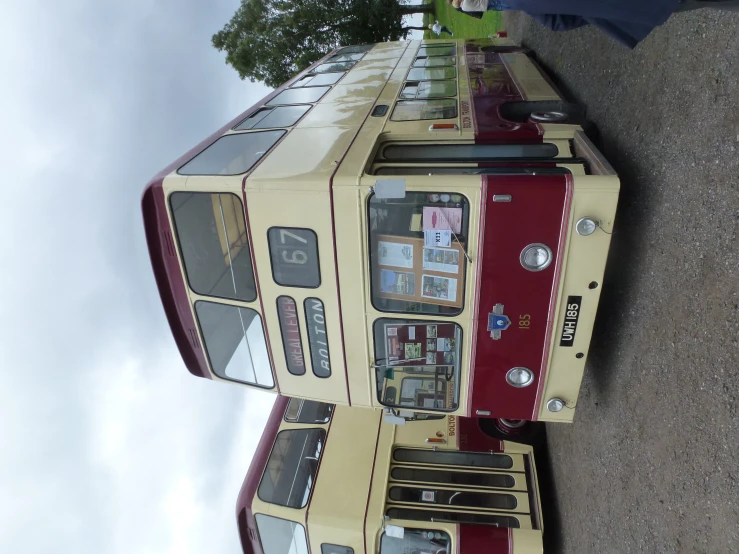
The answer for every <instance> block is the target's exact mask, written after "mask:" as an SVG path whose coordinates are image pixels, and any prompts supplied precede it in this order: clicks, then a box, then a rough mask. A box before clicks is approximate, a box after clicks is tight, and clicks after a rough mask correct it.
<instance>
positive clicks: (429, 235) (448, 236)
mask: <svg viewBox="0 0 739 554" xmlns="http://www.w3.org/2000/svg"><path fill="white" fill-rule="evenodd" d="M423 244H424V246H441V247H444V248H449V247H450V246H451V245H452V232H451V231H449V230H443V229H435V230H433V231H424V232H423Z"/></svg>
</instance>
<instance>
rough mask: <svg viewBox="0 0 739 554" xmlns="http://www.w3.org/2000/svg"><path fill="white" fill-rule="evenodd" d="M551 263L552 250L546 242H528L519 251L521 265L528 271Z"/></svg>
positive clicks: (536, 269)
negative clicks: (521, 250)
mask: <svg viewBox="0 0 739 554" xmlns="http://www.w3.org/2000/svg"><path fill="white" fill-rule="evenodd" d="M550 263H552V251H551V250H550V248H549V247H548V246H547V245H546V244H541V243H536V244H529V245H528V246H527V247H526V248H524V249H523V252H521V265H522V266H523V267H524V268H525V269H528V270H529V271H541V270H542V269H546V268H547V267H549V264H550Z"/></svg>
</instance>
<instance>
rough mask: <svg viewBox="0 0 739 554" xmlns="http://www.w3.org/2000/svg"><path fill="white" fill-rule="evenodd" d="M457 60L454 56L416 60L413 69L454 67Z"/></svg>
mask: <svg viewBox="0 0 739 554" xmlns="http://www.w3.org/2000/svg"><path fill="white" fill-rule="evenodd" d="M456 63H457V60H456V58H455V57H454V56H434V57H428V58H416V59H415V60H413V67H436V66H443V65H455V64H456Z"/></svg>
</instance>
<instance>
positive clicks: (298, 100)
mask: <svg viewBox="0 0 739 554" xmlns="http://www.w3.org/2000/svg"><path fill="white" fill-rule="evenodd" d="M330 88H331V87H307V88H306V87H303V88H289V89H287V90H283V91H282V92H281V93H280V94H278V95H277V96H275V97H274V98H273V99H272V100H270V101H269V102H267V104H268V105H270V106H277V105H279V104H308V103H310V102H318V101H319V100H320V99H321V97H322V96H323V95H324V94H326V93H327V92H328V91H329V90H330Z"/></svg>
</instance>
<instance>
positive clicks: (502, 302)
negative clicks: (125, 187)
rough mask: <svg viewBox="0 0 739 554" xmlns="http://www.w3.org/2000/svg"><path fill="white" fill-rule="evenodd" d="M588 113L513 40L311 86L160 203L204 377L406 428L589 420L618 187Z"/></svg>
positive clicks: (172, 309) (378, 66)
mask: <svg viewBox="0 0 739 554" xmlns="http://www.w3.org/2000/svg"><path fill="white" fill-rule="evenodd" d="M578 115H581V114H580V112H579V109H578V108H577V107H576V106H573V105H571V104H569V103H567V102H565V101H564V99H563V98H562V97H561V95H560V94H559V92H558V91H557V90H556V89H555V88H554V86H553V85H552V84H551V83H550V81H549V80H548V79H547V78H546V76H545V75H544V74H543V73H542V72H541V71H540V70H539V69H538V67H537V66H536V65H535V63H534V62H533V61H532V60H531V58H530V57H529V56H528V55H527V53H526V52H524V51H522V50H521V49H519V48H517V47H514V46H510V45H505V44H502V43H501V42H500V41H495V40H488V41H461V40H460V41H451V42H449V41H447V42H439V41H423V42H419V41H410V42H391V43H383V44H377V45H367V46H359V47H349V48H343V49H340V50H338V51H336V52H334V53H332V54H330V55H329V56H327V57H326V58H325V59H323V60H322V61H321V62H318V63H316V64H314V65H313V66H311V67H310V68H308V69H307V70H305V71H304V72H302V73H300V74H299V75H297V76H296V77H295V78H294V79H292V80H290V81H289V82H288V83H286V84H285V85H284V86H282V87H280V88H279V89H277V90H275V91H274V92H273V93H271V94H270V95H269V96H267V97H266V98H265V99H264V100H263V101H261V102H259V103H258V104H257V105H256V106H253V107H252V108H250V109H249V110H247V111H246V112H244V113H243V114H241V115H239V116H238V117H237V118H235V119H234V120H233V121H231V122H230V123H229V124H228V125H226V126H225V127H224V128H223V129H221V130H219V131H218V132H217V133H215V134H214V135H213V136H211V137H210V138H208V139H206V140H205V141H203V142H202V143H201V144H200V145H198V146H197V147H195V148H194V149H193V150H191V151H190V152H188V153H187V154H185V155H184V156H182V157H181V158H180V159H179V160H177V161H175V162H174V163H173V164H171V165H170V166H169V167H167V168H166V169H165V170H163V171H162V172H161V173H160V174H159V175H157V176H156V177H155V178H154V179H153V180H152V181H151V183H150V184H149V186H148V187H147V188H146V190H145V192H144V196H143V211H144V223H145V227H146V236H147V241H148V245H149V251H150V255H151V260H152V264H153V267H154V273H155V275H156V279H157V283H158V286H159V291H160V294H161V297H162V301H163V304H164V308H165V311H166V313H167V316H168V319H169V323H170V326H171V328H172V332H173V335H174V337H175V340H176V341H177V344H178V346H179V349H180V352H181V353H182V356H183V359H184V361H185V364H186V365H187V367H188V369H189V370H190V371H191V372H192V373H193V374H195V375H198V376H201V377H207V378H210V379H215V380H224V381H231V382H237V383H241V384H244V385H247V386H251V387H257V388H260V389H263V390H271V391H274V392H277V393H281V394H283V395H286V396H297V397H303V398H307V399H312V400H318V401H324V402H330V403H333V404H340V405H351V406H360V407H385V408H386V409H387V410H388V411H389V412H392V413H391V414H390V417H391V418H394V420H395V421H400V420H402V419H412V418H416V417H417V414H419V413H434V412H437V413H439V412H440V413H448V414H454V415H457V416H467V417H472V416H477V417H482V418H490V421H492V422H494V423H495V425H496V428H495V429H493V430H492V432H498V431H499V432H502V433H515V432H516V430H520V429H522V426H523V425H525V422H527V421H537V420H538V421H564V422H568V421H572V419H573V417H574V406H575V404H576V401H577V397H578V392H579V388H580V382H581V379H582V375H583V371H584V367H585V359H586V354H587V352H588V348H589V343H590V337H591V332H592V328H593V322H594V319H595V314H596V308H597V305H598V299H599V295H600V289H601V282H602V278H603V273H604V269H605V263H606V256H607V253H608V247H609V239H610V233H611V231H612V227H613V220H614V215H615V210H616V203H617V199H618V190H619V182H618V178H617V176H616V175H615V173H614V172H613V170H612V169H611V167H610V166H609V165H608V163H607V162H606V161H605V160H604V159H603V157H602V156H601V155H600V154H599V152H598V151H597V150H596V149H595V147H594V146H593V144H592V143H591V142H590V141H589V140H588V138H587V136H586V135H585V133H584V132H583V130H582V128H581V127H580V126H579V125H578V124H575V123H574V121H573V118H574V117H576V116H578ZM496 429H497V431H496Z"/></svg>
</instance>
